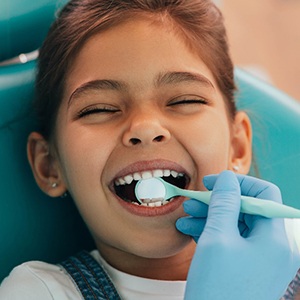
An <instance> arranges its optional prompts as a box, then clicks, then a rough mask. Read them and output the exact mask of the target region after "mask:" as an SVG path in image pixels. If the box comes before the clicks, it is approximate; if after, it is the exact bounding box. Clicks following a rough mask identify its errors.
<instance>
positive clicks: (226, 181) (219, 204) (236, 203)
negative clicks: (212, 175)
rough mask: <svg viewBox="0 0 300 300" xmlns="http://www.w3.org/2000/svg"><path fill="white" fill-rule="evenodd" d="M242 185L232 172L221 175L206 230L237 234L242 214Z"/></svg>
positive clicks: (217, 182)
mask: <svg viewBox="0 0 300 300" xmlns="http://www.w3.org/2000/svg"><path fill="white" fill-rule="evenodd" d="M240 193H241V192H240V185H239V182H238V180H237V177H236V175H235V174H234V173H233V172H232V171H223V172H222V173H220V174H219V176H218V178H217V180H216V182H215V184H214V187H213V191H212V195H211V199H210V205H209V209H208V217H207V222H206V227H205V230H206V229H207V230H210V231H212V230H213V231H216V232H219V233H220V232H227V234H228V230H229V231H231V232H237V230H238V227H237V225H238V218H239V214H240V206H241V195H240Z"/></svg>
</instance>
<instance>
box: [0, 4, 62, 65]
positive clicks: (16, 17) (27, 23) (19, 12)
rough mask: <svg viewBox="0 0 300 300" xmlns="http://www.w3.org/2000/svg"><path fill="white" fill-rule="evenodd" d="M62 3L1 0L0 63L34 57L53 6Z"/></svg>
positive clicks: (54, 9) (48, 22) (50, 18)
mask: <svg viewBox="0 0 300 300" xmlns="http://www.w3.org/2000/svg"><path fill="white" fill-rule="evenodd" d="M66 2H67V0H38V1H29V0H1V1H0V44H1V46H0V65H1V62H2V63H3V62H5V63H4V64H6V63H10V62H15V61H27V60H28V59H31V58H32V57H36V55H37V52H36V49H38V48H39V47H40V45H41V44H42V41H43V40H44V38H45V36H46V34H47V31H48V28H49V26H50V24H51V22H52V21H53V20H54V17H55V13H56V11H57V9H58V8H59V7H61V6H62V5H63V4H64V3H66Z"/></svg>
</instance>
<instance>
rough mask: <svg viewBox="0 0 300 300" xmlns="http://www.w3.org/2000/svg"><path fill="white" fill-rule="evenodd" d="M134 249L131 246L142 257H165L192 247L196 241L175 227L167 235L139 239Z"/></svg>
mask: <svg viewBox="0 0 300 300" xmlns="http://www.w3.org/2000/svg"><path fill="white" fill-rule="evenodd" d="M135 246H136V247H134V248H135V250H133V249H132V248H131V249H132V250H133V251H132V250H131V251H132V252H134V253H133V254H135V255H136V256H140V257H144V258H150V259H151V258H153V259H159V258H167V257H171V256H174V255H177V254H179V253H181V252H182V251H185V250H188V251H190V250H191V249H194V248H195V246H196V243H195V242H194V240H193V239H192V238H191V237H190V236H187V235H184V234H182V233H180V232H178V231H177V230H176V229H175V230H174V232H172V233H170V234H169V235H163V234H162V235H160V236H157V235H156V236H154V237H152V238H150V237H147V238H143V239H139V242H138V244H136V245H135Z"/></svg>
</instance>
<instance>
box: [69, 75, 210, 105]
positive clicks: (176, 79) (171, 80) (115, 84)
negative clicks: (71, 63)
mask: <svg viewBox="0 0 300 300" xmlns="http://www.w3.org/2000/svg"><path fill="white" fill-rule="evenodd" d="M183 82H195V83H197V84H200V85H202V86H205V87H209V88H213V89H214V85H213V84H212V83H211V81H210V80H209V79H208V78H206V77H205V76H204V75H201V74H199V73H192V72H166V73H159V74H158V76H157V77H156V78H155V80H154V85H155V87H160V86H163V85H174V84H179V83H183ZM127 89H128V87H127V85H126V83H125V82H123V81H118V80H111V79H97V80H92V81H88V82H85V83H83V84H82V85H80V86H79V87H78V88H76V89H75V90H74V91H73V92H72V94H71V96H70V97H69V100H68V106H70V105H71V102H72V101H73V99H75V98H77V97H79V96H80V95H82V94H84V93H86V92H88V91H94V90H112V91H122V90H127Z"/></svg>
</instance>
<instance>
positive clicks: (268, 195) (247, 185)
mask: <svg viewBox="0 0 300 300" xmlns="http://www.w3.org/2000/svg"><path fill="white" fill-rule="evenodd" d="M237 177H238V180H239V182H240V186H241V193H242V195H245V196H251V197H255V198H261V199H267V200H273V201H275V202H279V203H282V199H281V193H280V190H279V188H278V187H277V186H276V185H275V184H273V183H271V182H268V181H265V180H262V179H258V178H255V177H251V176H246V175H240V174H239V175H237Z"/></svg>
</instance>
